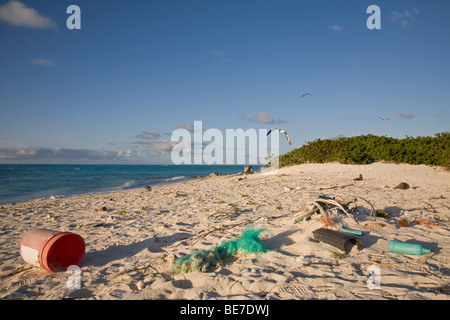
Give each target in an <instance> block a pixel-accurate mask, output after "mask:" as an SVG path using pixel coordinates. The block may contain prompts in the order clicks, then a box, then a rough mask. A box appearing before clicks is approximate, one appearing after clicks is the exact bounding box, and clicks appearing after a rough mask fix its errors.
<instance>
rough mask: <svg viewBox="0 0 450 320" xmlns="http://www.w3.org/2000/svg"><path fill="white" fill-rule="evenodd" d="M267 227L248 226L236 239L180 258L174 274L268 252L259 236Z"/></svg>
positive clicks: (198, 269) (205, 269)
mask: <svg viewBox="0 0 450 320" xmlns="http://www.w3.org/2000/svg"><path fill="white" fill-rule="evenodd" d="M264 230H265V229H253V228H248V229H246V230H244V231H243V232H242V235H241V236H240V237H239V238H237V239H236V240H234V241H223V242H222V243H221V244H220V245H219V246H217V247H212V248H211V249H209V250H203V249H201V250H198V251H196V252H194V253H192V254H190V255H188V256H186V257H183V258H179V259H178V260H176V261H175V263H174V265H173V266H172V271H171V272H172V274H179V273H187V272H193V271H201V272H205V271H207V270H208V269H209V268H211V267H215V266H216V265H217V264H218V263H219V262H222V261H225V260H228V259H231V258H239V257H242V256H246V255H249V254H254V253H263V252H267V251H268V249H266V247H265V246H264V243H263V242H262V241H261V239H260V238H259V235H260V233H261V232H263V231H264Z"/></svg>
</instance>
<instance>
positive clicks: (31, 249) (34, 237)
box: [20, 229, 86, 273]
mask: <svg viewBox="0 0 450 320" xmlns="http://www.w3.org/2000/svg"><path fill="white" fill-rule="evenodd" d="M85 250H86V245H85V243H84V240H83V238H82V237H81V236H79V235H78V234H75V233H72V232H60V231H54V230H48V229H35V230H32V231H30V232H28V233H27V234H26V235H25V237H24V238H23V239H22V243H21V244H20V255H21V256H22V258H23V259H24V260H25V261H26V262H28V263H30V264H32V265H35V266H37V267H42V268H44V269H45V270H47V271H49V272H52V273H55V272H57V271H63V270H67V267H69V266H71V265H78V264H79V263H80V262H81V259H83V256H84V252H85Z"/></svg>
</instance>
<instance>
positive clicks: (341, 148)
mask: <svg viewBox="0 0 450 320" xmlns="http://www.w3.org/2000/svg"><path fill="white" fill-rule="evenodd" d="M383 160H384V161H388V162H395V163H409V164H425V165H436V166H442V167H444V168H446V169H447V170H449V169H450V133H448V132H446V133H438V134H436V135H435V136H434V137H416V138H413V137H408V136H406V138H405V139H395V138H390V137H386V136H381V137H380V136H375V135H371V134H368V135H361V136H356V137H350V138H347V137H338V138H330V139H324V140H322V139H316V140H314V141H312V142H307V143H306V144H304V145H303V146H302V147H300V148H297V149H294V150H292V151H291V152H289V153H287V154H284V155H282V156H281V157H280V166H281V167H283V166H289V165H295V164H302V163H311V162H312V163H325V162H339V163H344V164H366V163H370V162H373V161H383Z"/></svg>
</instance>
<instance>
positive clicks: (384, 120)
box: [379, 117, 390, 122]
mask: <svg viewBox="0 0 450 320" xmlns="http://www.w3.org/2000/svg"><path fill="white" fill-rule="evenodd" d="M379 118H380V119H381V120H383V121H384V122H386V121H388V120H389V119H390V118H387V119H383V118H381V117H379Z"/></svg>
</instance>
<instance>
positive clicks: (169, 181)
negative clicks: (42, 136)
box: [0, 172, 243, 207]
mask: <svg viewBox="0 0 450 320" xmlns="http://www.w3.org/2000/svg"><path fill="white" fill-rule="evenodd" d="M215 174H217V175H220V174H218V173H215V172H210V173H208V174H204V175H195V176H182V177H183V178H181V179H174V178H179V177H180V176H174V177H169V178H164V180H162V181H160V182H156V183H153V184H139V185H136V186H132V187H121V186H118V187H111V188H110V189H105V190H102V191H90V192H86V193H75V194H69V195H67V196H65V195H51V196H48V197H45V198H42V197H41V198H34V199H27V200H16V201H8V202H4V203H0V207H2V206H11V205H16V204H20V203H25V202H40V201H52V200H61V199H68V198H73V197H85V196H91V195H92V196H93V195H101V194H109V193H116V192H122V191H128V190H136V189H142V188H146V187H157V186H162V185H169V184H174V183H182V182H188V181H192V180H199V179H204V178H208V177H210V176H211V175H215ZM236 174H243V172H242V173H241V172H239V173H233V174H222V175H223V176H226V175H236Z"/></svg>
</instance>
